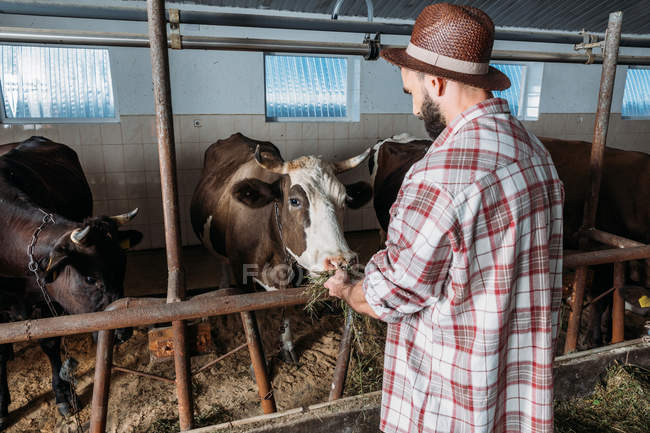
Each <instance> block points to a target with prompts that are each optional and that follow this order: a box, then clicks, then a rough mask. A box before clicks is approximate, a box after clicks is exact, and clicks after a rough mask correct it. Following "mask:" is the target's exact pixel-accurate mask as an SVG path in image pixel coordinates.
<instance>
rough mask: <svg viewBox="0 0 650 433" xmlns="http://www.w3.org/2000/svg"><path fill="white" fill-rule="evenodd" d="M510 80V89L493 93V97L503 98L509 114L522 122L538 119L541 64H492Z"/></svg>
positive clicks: (542, 66) (542, 69)
mask: <svg viewBox="0 0 650 433" xmlns="http://www.w3.org/2000/svg"><path fill="white" fill-rule="evenodd" d="M491 66H494V67H495V68H497V69H498V70H500V71H501V72H503V73H504V74H506V75H507V76H508V78H510V87H509V88H507V89H506V90H501V91H493V92H492V93H493V94H494V96H495V97H499V98H503V99H505V100H507V101H508V105H510V112H511V113H512V114H513V115H515V116H517V117H518V118H519V119H522V120H537V119H538V118H539V101H540V95H541V90H542V75H543V72H544V64H543V63H535V62H526V63H523V64H513V63H496V64H492V65H491Z"/></svg>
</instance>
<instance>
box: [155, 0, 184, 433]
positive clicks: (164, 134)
mask: <svg viewBox="0 0 650 433" xmlns="http://www.w3.org/2000/svg"><path fill="white" fill-rule="evenodd" d="M147 20H148V23H149V43H150V50H149V51H150V53H151V71H152V72H151V76H152V80H153V94H154V105H155V109H156V132H157V135H158V157H159V162H160V186H161V189H162V200H163V217H164V223H165V246H166V251H167V271H168V280H167V302H179V301H180V300H181V299H183V298H184V297H185V276H184V273H183V266H182V262H181V229H180V211H179V208H178V184H177V179H176V153H175V146H174V124H173V117H172V96H171V85H170V79H169V57H168V53H167V44H168V42H167V20H166V18H165V0H147ZM172 329H173V336H174V367H175V370H176V394H177V397H178V416H179V420H180V428H181V431H183V430H189V429H191V428H192V423H193V418H192V413H193V408H192V389H191V387H190V377H191V375H190V362H189V351H188V350H187V343H188V342H187V329H186V326H185V323H183V322H178V321H174V322H172Z"/></svg>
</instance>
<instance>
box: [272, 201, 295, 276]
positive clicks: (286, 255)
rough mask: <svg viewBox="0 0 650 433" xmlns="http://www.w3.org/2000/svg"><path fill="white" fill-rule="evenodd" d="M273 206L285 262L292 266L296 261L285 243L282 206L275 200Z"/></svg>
mask: <svg viewBox="0 0 650 433" xmlns="http://www.w3.org/2000/svg"><path fill="white" fill-rule="evenodd" d="M273 208H274V212H275V223H276V225H277V227H278V233H279V234H280V243H281V244H282V252H283V253H284V263H285V264H287V265H289V266H291V265H293V263H294V262H295V261H296V260H295V259H294V258H293V256H292V255H291V254H290V252H291V251H290V250H289V248H287V246H286V244H285V243H284V237H283V236H282V222H281V221H280V207H279V206H278V201H277V200H276V201H274V202H273Z"/></svg>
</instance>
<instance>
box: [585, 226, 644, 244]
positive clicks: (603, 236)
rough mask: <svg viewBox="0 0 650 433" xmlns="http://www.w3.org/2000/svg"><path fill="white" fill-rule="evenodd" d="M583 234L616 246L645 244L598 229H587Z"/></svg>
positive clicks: (602, 242)
mask: <svg viewBox="0 0 650 433" xmlns="http://www.w3.org/2000/svg"><path fill="white" fill-rule="evenodd" d="M584 235H585V236H587V237H589V238H590V239H592V240H594V241H596V242H600V243H601V244H605V245H609V246H612V247H616V248H634V247H644V246H646V245H645V244H644V243H642V242H637V241H634V240H632V239H628V238H624V237H622V236H618V235H615V234H613V233H608V232H604V231H602V230H598V229H594V228H592V229H588V230H586V231H585V232H584Z"/></svg>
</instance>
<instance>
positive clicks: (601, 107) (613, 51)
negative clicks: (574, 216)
mask: <svg viewBox="0 0 650 433" xmlns="http://www.w3.org/2000/svg"><path fill="white" fill-rule="evenodd" d="M622 23H623V12H621V11H618V12H612V13H610V14H609V22H608V24H607V32H606V35H607V36H606V38H605V48H604V52H603V67H602V73H601V76H600V90H599V92H598V105H597V110H596V123H595V125H594V139H593V141H592V145H591V161H590V177H591V188H590V190H589V191H588V192H587V197H586V200H585V209H584V216H583V221H582V226H583V228H584V229H590V228H593V227H594V224H595V223H596V210H597V209H598V194H599V192H600V181H601V178H602V174H603V154H604V152H605V144H606V140H607V128H608V126H609V116H610V109H611V107H612V94H613V93H614V81H615V79H616V61H617V58H618V46H619V43H620V40H621V25H622Z"/></svg>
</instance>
